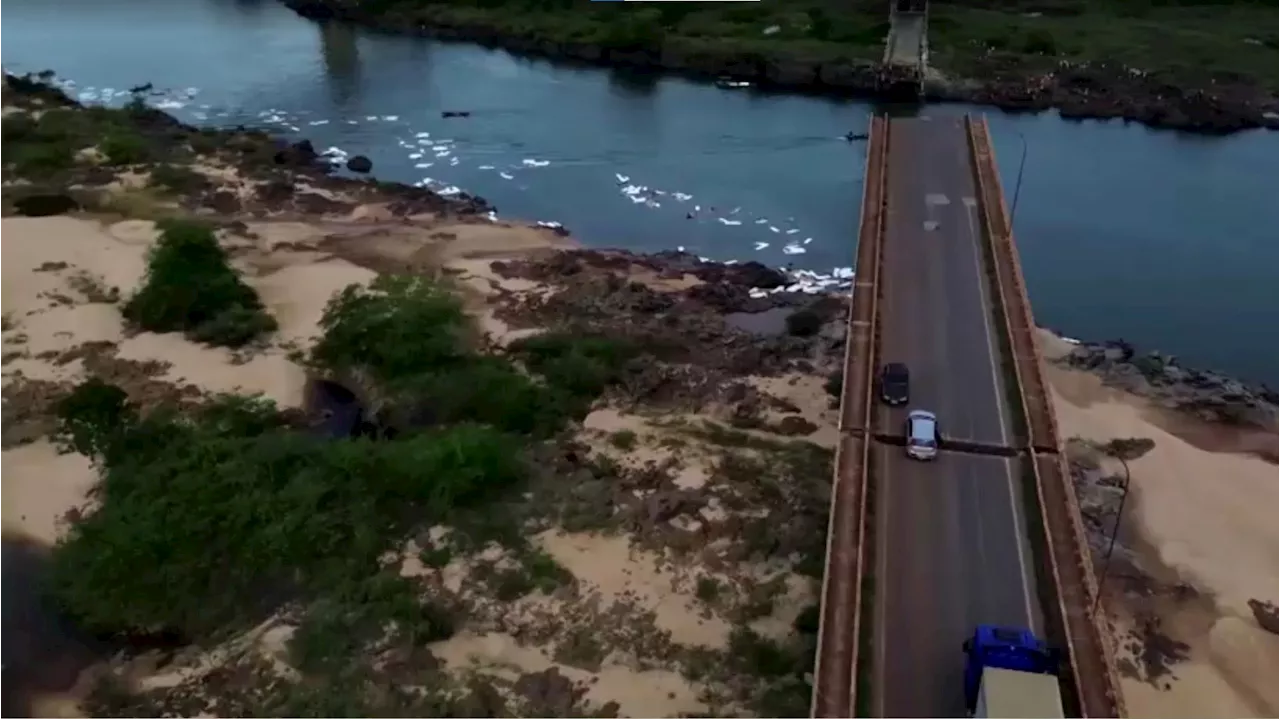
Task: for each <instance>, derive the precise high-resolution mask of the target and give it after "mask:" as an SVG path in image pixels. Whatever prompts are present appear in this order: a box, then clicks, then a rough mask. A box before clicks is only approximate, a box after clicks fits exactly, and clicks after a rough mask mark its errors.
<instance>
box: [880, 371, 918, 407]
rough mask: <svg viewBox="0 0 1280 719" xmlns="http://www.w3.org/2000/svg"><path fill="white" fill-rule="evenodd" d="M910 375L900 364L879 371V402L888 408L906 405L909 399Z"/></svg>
mask: <svg viewBox="0 0 1280 719" xmlns="http://www.w3.org/2000/svg"><path fill="white" fill-rule="evenodd" d="M910 390H911V374H910V373H909V372H908V371H907V366H906V365H904V364H902V363H901V362H890V363H888V364H886V365H885V366H884V367H882V368H881V369H880V400H881V401H882V402H884V403H885V404H887V405H889V406H895V405H900V404H906V403H907V401H908V400H909V399H910V398H911V391H910Z"/></svg>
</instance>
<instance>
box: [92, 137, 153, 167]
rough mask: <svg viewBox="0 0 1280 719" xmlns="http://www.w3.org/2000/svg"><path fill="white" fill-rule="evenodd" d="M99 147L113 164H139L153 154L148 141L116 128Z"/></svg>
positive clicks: (108, 161)
mask: <svg viewBox="0 0 1280 719" xmlns="http://www.w3.org/2000/svg"><path fill="white" fill-rule="evenodd" d="M98 149H99V150H100V151H101V152H102V154H103V156H104V157H106V159H107V163H109V164H112V165H137V164H140V163H143V162H146V161H147V160H148V159H150V156H151V153H150V152H149V150H148V148H147V143H146V141H145V140H143V139H142V137H140V136H139V135H137V134H135V133H132V132H129V131H126V130H116V131H114V132H112V133H111V134H109V135H107V136H106V137H104V138H103V139H102V142H101V143H99V145H98Z"/></svg>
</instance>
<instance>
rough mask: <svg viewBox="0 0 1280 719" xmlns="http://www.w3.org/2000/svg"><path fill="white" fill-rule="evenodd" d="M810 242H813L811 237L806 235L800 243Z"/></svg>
mask: <svg viewBox="0 0 1280 719" xmlns="http://www.w3.org/2000/svg"><path fill="white" fill-rule="evenodd" d="M810 242H813V238H812V237H806V238H804V242H801V243H800V244H802V245H807V244H809V243H810Z"/></svg>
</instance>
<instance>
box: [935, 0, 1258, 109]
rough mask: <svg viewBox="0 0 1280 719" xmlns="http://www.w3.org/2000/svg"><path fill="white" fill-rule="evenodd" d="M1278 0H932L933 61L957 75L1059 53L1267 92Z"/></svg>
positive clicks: (1046, 61)
mask: <svg viewBox="0 0 1280 719" xmlns="http://www.w3.org/2000/svg"><path fill="white" fill-rule="evenodd" d="M1276 27H1277V14H1276V6H1275V5H1272V4H1270V3H1268V2H1260V1H1258V0H1148V1H1147V2H1137V3H1115V2H1103V1H1102V0H1019V2H1016V3H1014V4H1013V5H1012V6H999V7H996V6H982V5H975V4H969V3H934V4H932V5H931V14H930V18H929V46H930V53H931V54H932V55H933V62H934V63H936V64H937V65H939V66H940V67H941V68H943V69H944V70H949V71H952V72H954V73H956V74H959V75H962V76H963V75H969V74H975V73H977V72H979V71H978V70H977V69H976V65H977V63H978V62H979V61H980V59H981V55H982V51H983V49H984V48H989V49H990V50H991V54H990V56H988V57H987V58H986V59H985V60H981V61H983V62H988V63H992V64H1008V63H1017V64H1018V65H1020V66H1026V67H1028V68H1035V69H1047V68H1050V67H1052V66H1053V65H1054V64H1056V63H1057V62H1059V61H1060V60H1071V61H1079V62H1108V63H1113V64H1118V65H1123V66H1126V67H1132V68H1139V69H1142V70H1146V71H1148V72H1150V73H1153V74H1155V75H1156V76H1158V77H1161V78H1163V79H1166V80H1168V81H1170V82H1175V83H1181V84H1185V85H1188V86H1203V85H1207V84H1208V83H1209V81H1210V80H1217V81H1219V82H1222V81H1236V82H1246V83H1250V84H1255V85H1258V86H1260V87H1261V88H1262V89H1264V90H1268V91H1270V92H1275V89H1276V78H1277V66H1276V47H1277V45H1276Z"/></svg>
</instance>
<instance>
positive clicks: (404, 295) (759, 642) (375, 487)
mask: <svg viewBox="0 0 1280 719" xmlns="http://www.w3.org/2000/svg"><path fill="white" fill-rule="evenodd" d="M4 100H5V108H4V113H5V130H6V132H5V147H4V160H5V168H4V170H5V176H4V179H5V199H6V205H5V208H4V215H5V216H4V219H3V222H4V228H3V229H4V232H3V238H4V240H3V248H4V265H3V267H4V272H5V274H4V282H3V287H4V310H5V317H4V346H5V356H4V361H3V364H4V415H5V416H4V425H5V432H4V499H5V501H4V508H5V516H4V530H5V548H6V563H5V572H6V574H5V580H6V581H5V582H4V586H5V604H6V607H10V606H21V607H22V614H21V616H19V615H18V614H17V613H14V614H12V616H11V613H10V612H8V611H6V614H5V627H4V628H5V636H6V644H5V647H6V655H5V663H6V666H5V680H6V687H5V689H6V697H5V701H6V705H5V706H6V710H7V711H11V713H14V715H19V716H20V715H28V716H51V715H59V716H75V715H85V714H88V715H93V716H139V715H145V716H156V715H180V716H193V715H201V714H213V713H218V714H232V715H258V716H262V715H266V716H276V715H279V716H296V715H299V714H306V713H313V712H314V711H315V707H317V706H323V707H332V709H326V710H324V711H323V712H322V713H326V712H327V713H334V714H343V715H347V714H350V715H362V716H389V715H414V716H475V715H486V716H487V715H494V716H505V715H516V716H617V715H630V716H687V715H690V714H701V713H705V712H708V711H713V710H714V711H717V712H720V711H726V710H728V711H731V712H733V713H734V714H738V715H761V716H795V715H799V714H803V713H804V711H805V710H806V707H807V703H808V699H809V689H808V685H807V684H806V683H805V680H804V676H805V673H806V672H807V671H809V667H810V665H811V662H812V658H813V654H814V647H813V641H814V639H813V637H814V634H815V632H816V628H817V625H816V616H817V615H816V608H815V606H814V604H815V601H816V596H817V592H818V586H819V584H820V574H821V570H822V552H823V549H824V546H825V545H824V544H823V537H824V535H823V528H824V527H825V525H826V513H827V503H828V500H829V494H830V489H829V488H830V477H831V473H832V468H831V462H832V448H833V446H834V443H835V438H836V436H837V430H836V417H835V411H834V410H832V409H831V408H830V406H829V400H830V397H829V394H828V392H827V391H826V389H825V384H826V377H827V376H828V375H829V374H831V373H832V372H833V371H835V368H836V367H837V366H838V364H839V362H840V357H841V355H842V348H843V337H842V335H841V334H840V327H841V326H842V321H843V318H844V314H843V313H844V303H843V302H842V301H840V300H839V299H838V298H830V297H824V296H814V295H812V294H808V293H805V292H799V291H789V289H788V288H790V287H791V278H788V277H787V276H786V275H784V274H783V273H781V272H779V271H777V270H773V269H770V268H766V267H763V266H761V265H757V264H755V263H743V264H739V265H733V264H718V263H709V262H704V261H702V260H699V259H698V258H696V257H692V256H689V255H685V254H681V253H670V254H663V255H657V256H642V255H635V254H632V253H627V252H609V251H579V250H574V249H572V242H571V240H570V239H569V238H566V237H565V236H564V232H563V231H556V230H555V229H550V228H540V227H531V226H524V225H520V224H515V223H506V222H497V221H494V220H492V219H490V217H489V216H488V215H487V212H488V208H487V206H486V205H484V204H483V203H482V201H480V200H479V199H476V198H441V197H438V196H435V195H433V194H432V193H430V192H427V191H425V190H418V189H414V188H406V187H403V186H398V185H393V184H384V183H376V182H373V181H366V180H359V179H354V178H344V177H335V176H333V175H332V174H331V173H330V171H329V167H328V164H329V163H327V162H323V161H321V160H319V159H317V158H314V157H312V154H313V153H312V152H309V151H307V150H306V146H305V145H300V144H295V145H282V144H277V143H276V142H275V141H273V140H272V139H271V138H269V137H266V136H264V135H260V134H257V133H246V132H242V131H228V132H218V131H194V130H192V129H191V128H186V127H183V126H181V125H179V124H177V123H175V122H174V121H172V119H166V118H165V117H164V116H162V115H161V114H160V113H155V112H153V111H149V110H145V109H144V108H140V107H130V108H126V109H123V110H106V109H102V108H93V107H82V106H79V105H76V104H74V103H70V102H69V101H67V100H66V98H65V96H63V95H61V94H60V93H56V92H53V91H51V90H50V89H48V88H46V87H43V86H42V85H40V84H39V83H36V82H33V81H31V80H29V79H26V80H23V79H17V78H7V79H6V86H5V94H4ZM300 158H307V159H305V160H304V159H300ZM11 193H12V195H13V199H12V201H11V202H10V195H11ZM302 196H311V197H310V199H307V200H305V201H301V202H300V201H299V199H298V198H299V197H302ZM214 198H222V199H217V200H215V199H214ZM21 215H26V216H21ZM201 228H203V229H201ZM193 252H195V254H192V253H193ZM210 258H212V259H213V260H215V261H217V262H221V263H223V269H224V272H225V271H226V270H230V273H228V274H223V275H222V276H221V277H222V280H223V281H225V282H232V283H233V284H235V286H236V287H239V288H240V289H239V292H240V293H241V294H242V295H244V294H247V295H248V296H249V297H250V298H253V301H251V302H250V301H248V300H244V298H243V297H242V298H241V300H242V301H244V302H247V304H245V305H243V306H242V308H241V309H243V307H248V308H250V309H251V310H252V311H253V312H257V313H264V314H266V315H268V316H269V317H270V318H271V320H272V321H271V322H270V323H258V324H257V325H255V327H256V328H257V329H258V330H259V333H258V335H257V336H256V337H255V338H254V339H253V341H251V342H247V343H243V344H237V346H235V347H225V346H216V345H214V344H211V339H216V337H214V336H212V335H211V334H206V333H202V332H200V331H199V330H200V329H201V326H200V325H192V327H193V328H194V331H193V330H188V331H186V332H182V331H149V330H148V329H146V328H145V327H141V326H139V324H138V319H137V318H138V312H137V311H136V306H137V297H138V296H139V295H140V294H141V293H142V292H143V288H145V287H148V286H150V285H151V283H153V282H157V281H161V280H159V279H157V278H162V279H163V278H164V277H168V279H169V281H170V283H171V284H170V286H171V287H173V284H175V283H173V280H174V279H177V280H179V281H180V280H181V279H182V277H183V276H184V275H183V273H184V272H189V271H191V270H192V268H195V267H197V266H203V264H207V262H208V260H209V259H210ZM175 259H181V260H182V261H181V262H174V260H175ZM206 270H207V267H206ZM174 272H177V273H178V277H177V278H174V277H173V273H174ZM231 277H233V278H235V279H234V280H232V279H230V278H231ZM193 281H194V280H193ZM200 289H201V293H199V294H198V295H197V296H196V299H199V297H200V296H202V295H203V294H204V293H205V292H209V293H211V294H212V293H213V291H214V290H219V289H224V288H222V287H213V286H210V285H203V284H202V286H201V288H200ZM768 289H772V290H777V291H774V292H769V293H764V290H768ZM178 295H181V297H178ZM189 295H190V293H186V292H183V291H181V285H180V283H178V287H173V292H172V293H171V296H170V297H166V298H161V299H162V300H171V301H174V302H184V301H191V300H192V297H190V296H189ZM761 310H763V311H761ZM739 315H741V316H739ZM762 315H764V316H767V317H768V318H769V320H770V321H769V322H768V323H763V324H761V323H755V324H753V323H751V322H750V321H748V320H747V318H749V317H758V316H762ZM242 316H243V312H240V313H239V314H238V315H237V317H233V319H237V318H242ZM322 357H324V358H326V359H321V358H322ZM340 357H347V358H349V359H348V360H342V359H339V358H340ZM395 368H401V369H399V370H398V371H401V372H404V371H408V372H409V373H410V374H409V376H408V377H407V378H405V381H402V383H401V384H399V385H395V386H391V387H389V386H388V385H387V384H386V380H385V379H384V378H385V377H386V376H387V375H386V373H387V372H388V371H397V370H396V369H395ZM400 377H404V375H400ZM535 377H536V378H537V379H536V380H534V379H531V378H535ZM392 389H394V390H395V391H391V390H392ZM228 394H230V395H234V396H235V398H229V397H228ZM251 397H256V398H257V399H253V400H251V399H250V398H251ZM353 398H354V400H355V401H357V402H358V404H357V405H356V408H355V411H354V412H353V411H351V410H352V407H351V405H352V402H353ZM70 400H75V401H70ZM104 402H106V403H108V404H110V403H112V402H119V404H114V405H111V406H114V407H115V408H116V409H117V410H120V411H119V412H117V411H110V412H107V413H106V414H103V413H101V412H97V411H96V410H95V409H93V408H95V407H96V408H98V409H107V408H108V407H107V404H103V403H104ZM263 402H269V404H263ZM77 407H79V408H87V409H90V415H92V416H85V417H83V419H84V420H85V424H76V425H75V426H76V427H79V428H80V429H84V428H86V427H89V426H96V425H95V422H98V421H101V420H102V419H103V418H104V417H107V416H111V417H115V418H116V419H120V418H131V419H126V420H124V421H122V423H121V424H119V425H115V426H113V428H112V429H111V430H110V431H109V432H107V433H104V434H102V435H98V436H99V437H100V438H101V439H103V440H104V441H105V442H113V441H116V438H118V437H121V436H130V433H131V432H133V431H135V430H137V429H139V428H140V426H141V425H135V424H132V422H133V421H134V419H137V420H140V421H144V422H153V423H154V424H146V425H145V426H146V427H147V428H148V431H153V430H154V431H159V432H161V433H162V434H164V435H166V436H174V435H173V434H172V433H176V434H177V436H182V437H185V438H186V439H185V440H183V441H179V442H163V441H144V442H141V443H140V444H138V445H136V446H135V447H134V448H133V449H132V450H130V451H127V452H124V453H115V452H108V453H107V454H103V455H95V457H96V459H97V461H96V462H94V463H91V462H90V457H89V456H86V455H85V454H80V453H77V452H65V451H60V450H59V445H58V444H57V443H56V442H55V441H54V431H55V430H56V429H57V428H59V427H64V428H65V427H66V426H67V425H65V424H62V422H63V420H64V419H65V417H66V413H67V412H69V411H75V408H77ZM170 411H172V412H175V413H176V414H167V412H170ZM246 412H247V414H246ZM209 413H212V414H209ZM142 418H146V419H145V420H142ZM219 418H220V419H219ZM238 420H249V421H248V422H247V423H242V422H240V421H238ZM259 420H266V421H265V423H263V422H260V421H259ZM477 425H480V426H477ZM116 432H120V433H123V434H116ZM73 435H74V433H73ZM348 435H355V436H348ZM60 437H61V439H63V440H66V439H68V436H67V435H65V434H64V435H60ZM151 438H152V439H153V440H154V439H155V437H154V435H153V436H152V437H151ZM375 438H376V439H375ZM139 439H141V438H139ZM228 443H229V444H228ZM94 446H101V445H97V444H94V445H93V446H90V445H85V444H81V445H78V447H79V448H80V449H81V450H82V451H84V452H87V453H89V454H93V453H94V449H93V447H94ZM197 447H198V449H195V448H197ZM184 448H193V449H194V451H193V452H187V451H185V449H184ZM228 450H229V451H228ZM108 455H110V456H108ZM193 456H199V457H201V458H202V459H201V460H200V464H199V466H198V467H193V466H191V465H190V459H191V458H192V457H193ZM119 461H126V462H128V466H127V467H126V468H124V469H125V470H127V471H118V470H117V469H116V468H114V466H113V465H115V463H116V462H119ZM352 462H355V464H352ZM370 463H372V464H370ZM424 465H425V466H426V467H427V468H426V469H424ZM289 476H295V477H297V478H298V481H285V478H287V477H289ZM388 476H391V477H398V479H396V480H395V481H394V486H386V485H384V484H380V483H379V478H385V477H388ZM424 479H426V480H429V481H430V484H429V485H424ZM121 482H125V483H126V484H127V487H126V486H125V485H122V484H121ZM468 483H471V484H472V485H474V484H475V483H478V484H479V485H481V487H480V488H481V490H482V491H480V492H478V493H477V492H474V491H473V492H471V493H470V494H464V493H462V492H461V491H459V488H462V489H465V488H466V487H467V486H468ZM218 484H222V485H223V489H222V490H219V489H216V486H217V485H218ZM232 485H236V486H238V487H239V489H236V490H233V489H231V486H232ZM122 490H126V491H122ZM211 490H212V491H211ZM223 490H225V491H223ZM139 492H141V493H142V494H141V495H140V494H138V493H139ZM141 496H150V497H151V498H153V499H157V500H160V501H155V502H153V501H149V500H144V501H134V500H132V499H131V497H141ZM379 507H381V509H379ZM410 508H411V509H412V511H407V510H409V509H410ZM184 513H185V514H184ZM181 516H188V517H191V518H192V519H191V520H190V521H185V520H180V519H178V520H175V519H174V518H175V517H181ZM197 517H198V519H196V518H197ZM251 517H256V518H251ZM245 521H247V524H243V525H242V524H241V523H242V522H245ZM778 523H781V524H782V526H783V527H784V529H783V530H779V529H778V526H777V525H778ZM202 528H205V529H209V528H212V529H213V533H212V534H203V532H204V531H205V529H202ZM152 532H158V533H159V534H152ZM335 536H336V537H339V538H341V537H346V538H347V539H346V540H342V539H339V541H336V542H335V541H334V539H333V538H334V537H335ZM148 537H152V538H154V539H155V540H156V541H159V542H161V544H162V545H163V546H164V547H165V549H164V551H163V552H159V553H155V552H154V548H155V547H156V546H160V545H155V544H152V543H151V541H152V539H148ZM324 543H327V545H326V546H327V547H328V548H327V549H325V550H324V551H319V550H317V549H315V548H316V547H317V546H319V545H321V544H324ZM29 545H30V546H29ZM11 548H14V549H15V551H16V549H17V548H24V551H27V550H29V552H28V553H29V554H30V555H31V556H33V557H35V558H36V559H34V560H33V562H32V564H33V565H34V566H31V567H27V568H26V569H25V570H24V571H23V572H22V573H21V574H19V573H18V569H19V566H18V565H17V564H14V563H12V562H9V561H8V559H9V558H10V557H9V554H10V549H11ZM113 548H114V549H118V550H119V553H113V551H112V549H113ZM211 548H214V549H212V550H211ZM282 554H283V555H285V556H287V557H288V558H289V561H288V562H285V563H283V564H280V563H279V562H280V561H281V560H280V558H279V557H280V556H281V555H282ZM139 556H144V557H148V559H147V560H145V561H135V560H133V559H130V558H131V557H139ZM211 557H216V559H217V561H210V558H211ZM115 558H118V559H119V562H123V564H119V563H117V562H116V559H115ZM10 565H13V566H10ZM118 568H124V569H125V571H124V573H119V572H118ZM277 569H280V570H282V571H277ZM11 570H12V571H11ZM308 572H311V573H312V574H310V575H308ZM315 572H323V575H322V577H323V580H322V581H319V582H314V583H313V582H307V581H303V580H305V579H306V578H307V577H308V576H311V577H313V578H315V577H316V576H317V575H316V574H314V573H315ZM50 576H53V577H55V579H54V580H49V577H50ZM335 577H336V580H335ZM175 578H178V580H177V581H175ZM255 578H256V579H255ZM273 578H274V581H273ZM259 579H261V580H262V581H259ZM18 580H22V581H18ZM246 580H247V581H246ZM46 582H48V586H53V587H56V596H57V597H58V604H56V605H54V606H55V607H57V608H59V609H61V610H64V611H67V612H71V613H72V614H73V615H74V616H75V617H77V618H78V621H77V622H75V623H68V622H64V621H61V616H62V615H61V614H60V612H55V611H53V608H51V607H50V606H48V605H46V604H44V603H43V602H44V598H45V596H44V595H35V594H33V593H32V590H31V588H32V587H34V586H37V585H44V584H45V583H46ZM153 582H160V583H161V584H162V585H163V586H164V587H165V589H164V591H159V592H158V591H153V588H148V587H150V586H151V585H152V583H153ZM155 586H160V585H155ZM264 586H271V587H278V588H280V590H281V591H279V592H268V593H266V594H265V595H264V593H263V592H262V591H261V590H262V588H263V587H264ZM110 597H116V598H120V599H122V601H115V600H114V599H110ZM129 597H131V598H132V599H131V600H130V599H128V598H129ZM156 597H162V601H155V598H156ZM214 606H217V607H219V608H220V611H219V613H218V614H217V617H218V619H213V620H210V618H211V617H213V616H214V615H213V613H212V612H210V611H208V610H209V609H210V608H212V607H214ZM86 626H87V627H89V628H90V629H92V630H93V631H94V633H95V635H97V636H101V637H102V638H104V639H106V640H107V643H106V645H105V646H104V645H103V644H102V643H101V642H98V641H94V640H93V639H86V638H85V637H84V636H83V635H82V634H81V633H80V631H79V630H80V629H81V628H84V627H86ZM156 627H161V628H162V631H155V628H156ZM195 637H199V638H200V639H202V640H205V641H204V642H203V643H201V642H193V641H192V639H193V638H195ZM10 649H13V650H14V651H12V652H10V651H9V650H10ZM115 650H124V651H123V652H121V653H117V652H116V651H115ZM81 670H84V671H81ZM77 677H78V679H77ZM10 680H13V681H10Z"/></svg>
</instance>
